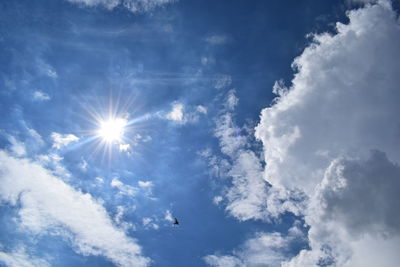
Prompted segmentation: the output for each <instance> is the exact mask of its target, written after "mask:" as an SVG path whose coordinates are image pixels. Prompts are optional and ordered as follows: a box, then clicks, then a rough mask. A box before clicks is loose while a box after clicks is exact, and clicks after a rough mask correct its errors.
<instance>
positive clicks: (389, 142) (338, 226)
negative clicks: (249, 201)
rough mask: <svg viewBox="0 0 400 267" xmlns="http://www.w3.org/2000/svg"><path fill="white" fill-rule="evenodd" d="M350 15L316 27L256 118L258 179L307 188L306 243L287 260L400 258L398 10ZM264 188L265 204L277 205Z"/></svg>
mask: <svg viewBox="0 0 400 267" xmlns="http://www.w3.org/2000/svg"><path fill="white" fill-rule="evenodd" d="M347 15H348V18H349V23H348V24H342V23H337V25H336V32H335V33H323V34H318V35H314V36H313V42H312V44H310V45H309V46H308V47H307V48H306V49H305V50H304V51H303V53H302V54H301V55H300V56H299V57H298V58H296V59H295V60H294V63H293V67H294V68H295V69H296V71H297V73H296V74H295V77H294V79H293V80H292V81H291V83H290V86H285V85H284V82H282V81H279V82H277V83H276V84H275V86H274V92H275V93H276V94H277V95H278V96H277V98H276V99H275V100H274V102H273V103H272V105H271V106H269V107H267V108H265V109H264V110H263V111H262V113H261V120H260V123H259V125H258V126H257V127H256V132H255V135H256V138H258V139H259V140H260V141H262V143H263V147H264V157H265V158H264V160H265V162H266V166H265V169H264V171H263V172H264V174H263V176H264V179H265V180H266V181H268V182H269V183H270V184H271V185H272V188H275V189H276V190H278V191H281V192H282V191H283V192H302V193H303V194H304V195H305V196H306V197H305V198H303V200H304V204H305V206H306V207H307V208H305V209H302V210H300V211H301V212H300V214H299V215H301V216H302V217H303V218H304V220H305V222H306V224H307V225H308V226H309V227H310V229H309V232H308V243H309V248H308V249H304V250H301V251H300V253H299V254H298V255H297V256H295V257H287V258H286V259H284V260H282V261H281V262H280V264H282V265H283V266H286V267H294V266H352V267H361V266H363V267H365V266H371V267H372V266H388V267H395V266H397V265H398V262H400V257H399V254H398V252H397V251H399V249H400V235H399V233H400V219H399V215H398V214H399V213H398V211H397V210H396V209H398V208H397V203H399V201H400V197H399V196H400V167H399V164H400V152H399V151H400V142H399V141H400V117H399V114H400V106H399V103H400V91H399V84H400V60H399V58H400V52H399V47H400V24H399V19H398V16H397V14H396V13H395V12H394V11H393V9H392V7H391V4H390V2H389V1H378V2H377V3H376V4H367V5H366V6H364V7H362V8H360V9H357V10H352V11H350V12H348V14H347ZM242 191H243V190H242ZM270 191H271V190H269V191H268V192H267V194H269V196H268V198H267V199H268V203H267V206H268V207H266V211H267V212H269V211H271V210H275V211H279V212H284V211H285V209H282V208H279V206H280V203H282V202H281V201H275V202H274V201H271V199H273V197H271V195H270ZM273 206H277V207H276V208H274V207H273ZM289 210H290V209H289ZM252 218H257V216H255V215H254V216H253V217H252ZM377 251H379V252H377ZM260 253H261V254H262V253H268V251H266V252H260ZM221 257H225V258H220V259H224V260H232V258H226V257H231V256H221ZM208 259H209V263H213V262H217V260H218V259H219V258H218V257H217V256H216V255H213V256H212V257H210V258H208ZM236 260H237V259H236ZM242 262H243V261H242ZM239 265H240V264H239ZM246 266H256V265H252V264H250V263H249V264H248V265H246ZM257 266H258V265H257ZM266 266H269V265H268V264H266Z"/></svg>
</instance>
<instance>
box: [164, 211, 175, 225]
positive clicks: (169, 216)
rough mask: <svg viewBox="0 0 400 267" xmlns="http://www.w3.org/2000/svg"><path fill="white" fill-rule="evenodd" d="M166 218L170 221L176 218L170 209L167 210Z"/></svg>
mask: <svg viewBox="0 0 400 267" xmlns="http://www.w3.org/2000/svg"><path fill="white" fill-rule="evenodd" d="M164 220H166V221H169V222H173V221H174V218H173V217H172V213H171V211H170V210H167V211H166V212H165V215H164Z"/></svg>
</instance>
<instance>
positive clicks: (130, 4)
mask: <svg viewBox="0 0 400 267" xmlns="http://www.w3.org/2000/svg"><path fill="white" fill-rule="evenodd" d="M67 1H69V2H71V3H76V4H82V5H85V6H103V7H105V8H107V9H110V10H111V9H114V8H115V7H117V6H123V7H125V8H126V9H128V10H130V11H132V12H134V13H136V12H146V11H150V10H152V9H154V8H156V7H160V6H163V5H166V4H169V3H173V2H176V1H177V0H67Z"/></svg>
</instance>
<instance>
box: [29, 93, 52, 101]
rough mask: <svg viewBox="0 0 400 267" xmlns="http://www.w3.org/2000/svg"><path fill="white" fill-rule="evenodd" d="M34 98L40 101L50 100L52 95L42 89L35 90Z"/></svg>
mask: <svg viewBox="0 0 400 267" xmlns="http://www.w3.org/2000/svg"><path fill="white" fill-rule="evenodd" d="M33 99H34V100H38V101H46V100H50V96H49V95H48V94H46V93H43V92H42V91H35V92H33Z"/></svg>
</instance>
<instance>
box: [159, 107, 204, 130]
mask: <svg viewBox="0 0 400 267" xmlns="http://www.w3.org/2000/svg"><path fill="white" fill-rule="evenodd" d="M205 114H207V108H205V107H204V106H196V107H190V106H189V107H185V105H184V104H182V103H179V102H174V103H173V104H172V109H171V111H170V112H169V113H167V114H166V115H165V116H164V118H165V119H167V120H171V121H173V122H175V123H178V124H181V125H183V124H186V123H195V122H197V121H198V120H199V117H200V115H205Z"/></svg>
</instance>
